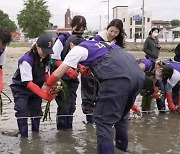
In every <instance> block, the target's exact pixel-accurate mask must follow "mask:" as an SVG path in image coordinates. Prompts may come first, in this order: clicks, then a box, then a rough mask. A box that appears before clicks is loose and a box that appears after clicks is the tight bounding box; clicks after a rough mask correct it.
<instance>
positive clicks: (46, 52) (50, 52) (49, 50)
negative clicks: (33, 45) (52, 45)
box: [42, 48, 54, 54]
mask: <svg viewBox="0 0 180 154" xmlns="http://www.w3.org/2000/svg"><path fill="white" fill-rule="evenodd" d="M42 51H43V52H44V53H45V54H53V53H54V52H53V50H52V49H46V48H42Z"/></svg>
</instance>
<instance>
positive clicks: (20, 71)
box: [10, 35, 55, 138]
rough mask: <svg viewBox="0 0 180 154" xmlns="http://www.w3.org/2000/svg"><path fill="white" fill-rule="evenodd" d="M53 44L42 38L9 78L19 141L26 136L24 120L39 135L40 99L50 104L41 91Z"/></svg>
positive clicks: (49, 96) (19, 62)
mask: <svg viewBox="0 0 180 154" xmlns="http://www.w3.org/2000/svg"><path fill="white" fill-rule="evenodd" d="M52 45H53V41H52V38H51V37H50V36H48V35H42V36H40V37H39V38H38V40H37V43H36V44H35V45H34V46H33V47H32V48H31V50H30V51H28V52H26V53H25V54H24V55H23V56H22V57H21V58H20V59H19V60H18V68H17V70H16V72H15V73H14V76H13V78H12V81H13V82H12V84H11V85H10V88H11V90H12V94H13V97H14V102H15V106H14V109H15V110H16V113H15V116H16V117H17V124H18V128H19V132H20V135H21V137H22V138H26V137H28V121H27V119H28V117H30V118H31V126H32V131H35V132H39V125H40V118H41V117H42V109H41V104H42V99H44V100H47V101H51V100H52V99H54V98H55V97H54V96H52V95H51V94H49V93H46V91H45V90H43V89H41V88H42V86H43V84H44V82H45V78H46V77H47V76H48V74H47V66H48V63H49V59H50V54H52V53H53V51H52Z"/></svg>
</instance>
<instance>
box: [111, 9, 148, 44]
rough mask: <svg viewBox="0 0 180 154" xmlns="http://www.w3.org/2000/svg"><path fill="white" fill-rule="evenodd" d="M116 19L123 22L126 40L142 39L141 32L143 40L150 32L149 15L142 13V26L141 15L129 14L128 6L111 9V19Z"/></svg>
mask: <svg viewBox="0 0 180 154" xmlns="http://www.w3.org/2000/svg"><path fill="white" fill-rule="evenodd" d="M116 18H117V19H121V20H122V21H123V25H124V30H125V32H126V35H127V40H129V41H137V40H138V39H142V31H143V39H145V38H146V37H147V36H148V33H149V31H150V30H151V14H150V13H148V12H145V13H144V24H142V15H140V14H138V13H137V14H136V13H130V12H129V10H128V6H116V7H114V8H113V19H116ZM142 27H143V29H142Z"/></svg>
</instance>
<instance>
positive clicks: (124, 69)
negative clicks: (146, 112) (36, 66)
mask: <svg viewBox="0 0 180 154" xmlns="http://www.w3.org/2000/svg"><path fill="white" fill-rule="evenodd" d="M69 41H70V42H71V43H70V46H71V50H70V51H69V53H68V54H67V56H66V57H65V59H64V61H63V62H62V64H61V65H60V66H59V67H58V68H57V69H56V70H55V71H54V72H53V74H52V75H51V76H50V78H49V79H48V81H47V91H49V90H50V89H51V88H52V86H53V85H54V83H56V82H57V81H58V80H59V79H60V78H61V77H62V76H63V75H64V73H65V72H66V71H67V70H68V69H69V67H74V68H76V67H77V65H78V63H81V64H82V65H85V66H89V67H90V70H91V72H92V73H93V74H94V76H95V77H96V78H97V80H98V81H99V90H98V96H97V98H96V107H95V112H94V121H95V124H96V134H97V148H98V153H99V154H114V143H113V138H114V135H113V126H114V127H115V141H116V146H117V148H119V149H120V150H122V151H126V150H127V147H128V116H129V111H130V109H131V107H132V106H133V103H134V101H135V99H136V96H137V95H138V94H139V92H140V90H141V89H142V87H143V84H144V80H145V74H144V72H143V71H142V70H141V69H140V67H139V65H138V63H137V62H136V59H135V58H134V56H133V55H131V54H129V53H127V52H125V51H124V50H123V49H122V48H121V47H119V46H117V45H115V44H113V45H108V44H105V43H103V42H97V41H84V40H82V39H80V38H77V37H75V36H72V37H70V38H69ZM77 44H79V45H77ZM75 45H77V46H75ZM122 87H123V88H122Z"/></svg>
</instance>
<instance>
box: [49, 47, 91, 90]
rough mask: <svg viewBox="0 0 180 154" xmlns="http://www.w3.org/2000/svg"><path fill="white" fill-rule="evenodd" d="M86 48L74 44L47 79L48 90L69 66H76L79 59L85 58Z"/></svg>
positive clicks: (86, 54) (86, 55)
mask: <svg viewBox="0 0 180 154" xmlns="http://www.w3.org/2000/svg"><path fill="white" fill-rule="evenodd" d="M87 57H88V50H87V49H86V48H84V47H80V46H75V47H74V48H72V49H71V50H70V51H69V53H68V54H67V56H66V57H65V59H64V61H63V62H62V64H61V65H60V66H59V67H58V68H57V69H56V70H55V71H54V72H53V73H52V74H51V76H50V77H49V79H48V81H47V90H48V91H50V90H51V89H52V86H53V85H54V84H55V83H56V82H57V81H58V80H59V79H61V78H62V76H63V75H64V74H65V73H66V72H67V70H68V69H69V68H70V67H73V68H76V67H77V65H78V63H79V62H80V61H84V60H86V59H87Z"/></svg>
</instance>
